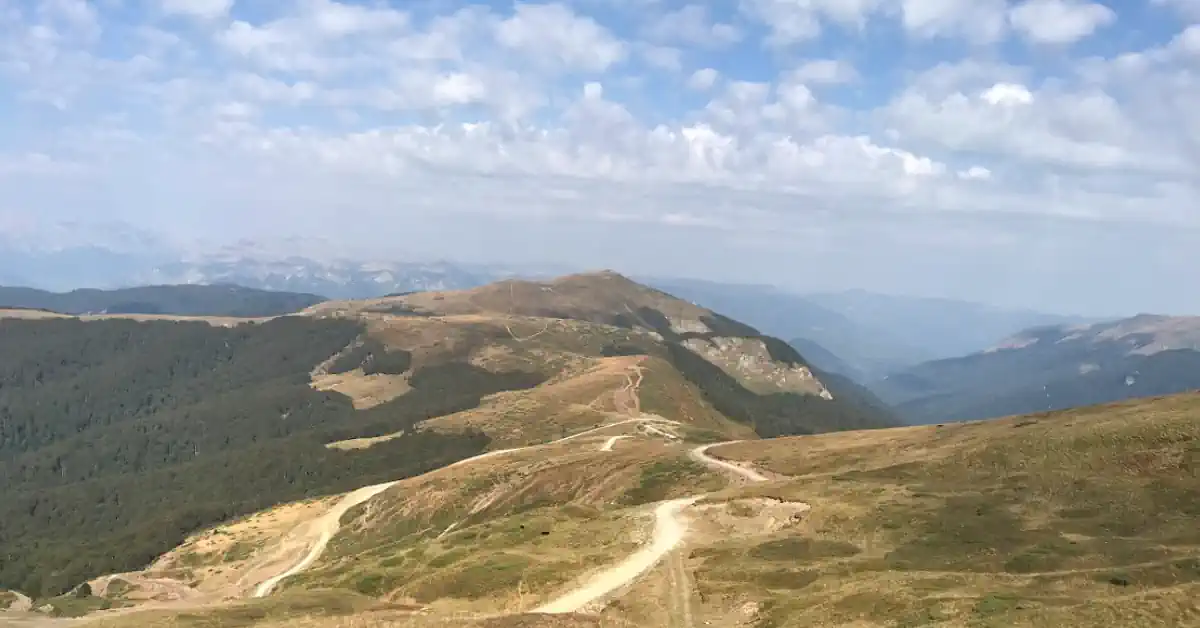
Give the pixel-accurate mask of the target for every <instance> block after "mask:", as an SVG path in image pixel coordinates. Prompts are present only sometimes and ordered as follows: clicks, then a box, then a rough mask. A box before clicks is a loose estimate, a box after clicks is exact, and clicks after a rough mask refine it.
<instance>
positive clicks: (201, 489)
mask: <svg viewBox="0 0 1200 628" xmlns="http://www.w3.org/2000/svg"><path fill="white" fill-rule="evenodd" d="M362 331H363V328H362V326H361V325H360V324H359V323H358V322H355V321H349V320H322V319H310V318H301V317H295V318H292V317H288V318H280V319H275V320H272V321H269V322H266V323H262V324H253V325H240V326H237V327H231V328H225V327H213V326H210V325H207V324H204V323H195V322H169V321H155V322H134V321H129V320H105V321H90V322H82V321H78V320H73V319H57V320H41V321H30V320H0V347H3V351H0V478H3V479H4V481H3V483H2V484H0V589H5V588H13V589H19V590H23V591H26V592H29V593H31V594H35V595H38V594H51V593H57V592H61V591H63V590H65V589H67V588H69V587H70V586H73V585H74V584H76V583H78V582H79V581H81V580H82V579H84V578H86V577H90V576H95V575H98V574H101V573H106V572H113V571H120V570H126V569H131V568H135V567H138V566H140V565H142V564H145V563H146V562H148V561H149V560H151V559H152V558H153V557H154V556H156V555H157V554H159V553H161V552H163V551H165V550H167V549H170V548H171V547H173V546H174V545H175V544H177V543H178V542H179V541H180V540H181V539H182V538H183V537H184V535H185V534H186V533H187V532H188V531H190V530H194V529H196V528H197V527H199V526H203V525H206V524H211V523H215V522H219V521H222V520H225V519H228V518H230V517H233V516H236V515H239V514H243V513H248V512H253V511H255V510H258V509H261V508H263V507H266V506H269V505H271V504H274V503H278V502H282V501H290V500H295V499H300V498H304V497H306V496H312V495H317V494H326V493H333V492H340V491H344V490H347V489H351V488H355V487H358V486H361V485H363V484H366V483H370V482H373V481H382V480H385V479H396V478H400V477H405V476H409V475H414V474H419V473H422V472H425V471H427V470H430V469H432V468H436V467H439V466H443V465H445V464H448V463H450V462H452V461H454V460H458V459H461V458H464V457H467V456H469V455H473V454H475V453H478V452H480V451H482V450H483V449H484V448H485V447H486V445H487V442H488V440H487V437H486V436H484V435H483V434H480V433H461V434H435V433H431V432H430V433H425V432H420V431H413V430H410V431H409V434H408V435H406V436H405V437H403V438H399V439H395V440H393V441H390V442H388V443H386V444H383V445H380V446H378V447H374V448H372V449H371V450H369V451H364V452H354V453H353V454H349V453H346V452H340V451H336V450H330V449H326V448H325V447H324V445H325V443H327V442H329V441H332V440H338V439H343V438H352V437H356V436H360V435H369V434H374V433H379V432H385V431H397V430H402V429H407V428H410V427H411V426H412V425H413V424H415V423H417V422H418V421H421V420H424V419H427V418H430V417H434V416H439V415H442V414H447V413H450V412H456V411H459V410H462V409H465V408H470V407H473V406H475V405H477V404H478V402H479V399H480V398H481V397H482V396H483V395H485V394H489V393H492V392H497V391H501V390H506V389H513V388H525V387H529V386H533V385H536V384H537V383H539V382H540V381H541V378H540V376H537V375H532V374H528V373H490V372H488V371H485V370H483V369H479V368H476V367H474V366H471V365H469V364H466V363H452V364H441V365H435V366H430V367H427V368H423V369H418V370H417V372H415V373H413V374H412V376H411V382H412V387H413V390H412V391H410V392H409V393H408V394H406V395H404V396H403V397H401V398H399V399H397V400H395V401H393V402H391V403H388V404H384V405H381V406H378V407H376V408H373V409H371V410H367V411H356V410H354V408H353V407H352V405H351V403H350V400H349V399H348V398H346V397H343V396H342V395H339V394H335V393H328V392H320V391H317V390H314V389H313V388H312V387H310V385H309V382H310V371H311V370H312V369H313V367H314V366H315V365H317V364H318V363H321V362H322V361H324V360H326V359H328V358H329V357H330V356H332V355H334V354H336V353H338V352H339V351H341V350H342V349H344V348H345V347H346V346H348V345H349V344H350V343H352V342H353V341H354V340H355V339H356V338H357V337H358V336H359V335H360V334H361V333H362ZM396 357H397V356H393V359H391V360H385V361H382V364H383V365H384V368H387V367H388V365H389V364H397V363H399V364H400V365H402V366H404V367H405V368H407V361H405V360H403V359H396ZM114 548H120V549H119V551H114Z"/></svg>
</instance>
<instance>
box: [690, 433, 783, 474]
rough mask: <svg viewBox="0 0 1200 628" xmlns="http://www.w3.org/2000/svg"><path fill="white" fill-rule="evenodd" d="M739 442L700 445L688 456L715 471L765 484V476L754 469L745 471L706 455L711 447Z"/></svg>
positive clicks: (738, 441)
mask: <svg viewBox="0 0 1200 628" xmlns="http://www.w3.org/2000/svg"><path fill="white" fill-rule="evenodd" d="M740 442H742V441H740V440H732V441H729V442H725V443H712V444H710V445H701V446H699V447H697V448H695V449H693V450H692V451H691V452H690V453H689V455H690V456H691V457H692V459H693V460H695V461H697V462H700V463H703V464H706V465H708V466H710V467H713V468H716V469H722V470H725V471H730V472H732V473H735V474H737V475H739V476H741V477H743V478H746V479H747V480H750V481H751V482H766V481H768V478H767V477H766V476H765V475H763V474H761V473H759V472H758V471H755V470H754V469H747V468H746V467H743V466H740V465H736V464H733V463H732V462H726V461H724V460H721V459H719V458H713V457H712V456H710V455H708V450H709V449H711V448H713V447H719V446H721V445H732V444H734V443H740Z"/></svg>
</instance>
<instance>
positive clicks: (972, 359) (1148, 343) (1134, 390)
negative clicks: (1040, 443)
mask: <svg viewBox="0 0 1200 628" xmlns="http://www.w3.org/2000/svg"><path fill="white" fill-rule="evenodd" d="M870 387H871V389H872V390H874V391H875V392H876V394H878V395H879V396H880V397H881V398H882V399H883V400H884V401H885V402H887V403H889V404H892V405H893V406H894V407H895V408H896V409H897V411H898V412H899V413H900V414H901V416H902V417H903V418H905V419H906V420H907V421H910V422H914V423H937V422H942V421H949V420H959V419H983V418H990V417H998V416H1005V415H1010V414H1022V413H1029V412H1040V411H1047V410H1057V409H1063V408H1071V407H1076V406H1083V405H1092V404H1098V403H1104V402H1109V401H1118V400H1122V399H1130V398H1135V397H1147V396H1155V395H1165V394H1171V393H1177V392H1184V391H1188V390H1192V389H1197V388H1200V317H1170V316H1155V315H1148V314H1145V315H1140V316H1135V317H1133V318H1127V319H1123V320H1118V321H1113V322H1106V323H1097V324H1092V325H1054V326H1047V327H1037V328H1033V329H1030V330H1027V331H1024V332H1021V333H1019V334H1017V335H1014V336H1012V337H1010V338H1008V339H1006V340H1004V341H1003V342H1001V343H999V344H998V345H996V346H995V347H993V348H990V349H987V350H985V351H981V352H977V353H973V354H971V355H967V356H964V357H958V358H952V359H946V360H937V361H933V362H927V363H924V364H920V365H917V366H914V367H911V368H908V369H904V370H900V371H898V372H896V373H893V374H891V375H889V376H887V377H885V378H881V379H879V380H876V381H873V382H871V385H870Z"/></svg>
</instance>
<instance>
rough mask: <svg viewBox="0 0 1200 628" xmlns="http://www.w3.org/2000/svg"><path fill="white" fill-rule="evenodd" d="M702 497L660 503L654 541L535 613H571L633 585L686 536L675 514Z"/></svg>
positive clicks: (657, 509) (655, 522)
mask: <svg viewBox="0 0 1200 628" xmlns="http://www.w3.org/2000/svg"><path fill="white" fill-rule="evenodd" d="M701 497H703V495H695V496H692V497H684V498H681V499H672V500H670V501H665V502H660V503H659V504H658V507H657V508H655V509H654V539H653V540H652V541H651V542H650V544H649V545H646V546H645V547H642V548H641V549H639V550H638V551H636V552H634V553H633V554H632V555H631V556H630V557H629V558H626V559H625V560H623V561H621V563H620V564H618V565H617V566H615V567H613V568H611V569H607V570H605V571H602V572H600V573H599V574H597V575H596V576H594V577H593V578H592V579H590V580H589V581H588V582H587V583H586V584H584V585H583V586H581V587H580V588H578V589H576V590H574V591H571V592H570V593H567V594H566V595H564V596H562V597H560V598H558V599H556V600H554V601H552V602H550V603H548V604H544V605H542V606H539V607H538V608H535V609H533V612H535V613H575V612H578V611H579V610H581V609H582V608H583V607H585V606H587V605H588V604H591V603H592V602H595V601H596V600H599V599H600V598H602V597H604V596H606V595H608V594H609V593H612V592H613V591H616V590H617V589H619V588H621V587H623V586H625V585H627V584H629V583H631V582H633V581H634V580H636V579H637V578H638V576H640V575H642V574H643V573H645V572H646V571H648V570H649V569H650V568H651V567H653V566H654V565H656V564H658V561H660V560H662V557H663V556H666V555H667V553H668V552H670V551H671V550H673V549H675V547H676V546H678V545H679V543H680V542H681V541H682V540H683V537H684V535H685V534H686V533H687V525H686V524H685V523H684V522H683V521H682V520H681V519H680V518H679V512H680V511H681V510H683V509H684V508H686V507H688V506H691V505H692V504H694V503H696V501H697V500H699V499H700V498H701Z"/></svg>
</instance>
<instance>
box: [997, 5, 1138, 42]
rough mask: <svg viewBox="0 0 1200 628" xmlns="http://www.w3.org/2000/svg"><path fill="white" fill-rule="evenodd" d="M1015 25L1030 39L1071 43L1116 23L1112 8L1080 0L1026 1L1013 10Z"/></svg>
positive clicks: (1011, 16)
mask: <svg viewBox="0 0 1200 628" xmlns="http://www.w3.org/2000/svg"><path fill="white" fill-rule="evenodd" d="M1010 19H1011V21H1012V25H1013V28H1015V29H1016V30H1017V31H1018V32H1020V33H1021V34H1022V35H1023V36H1025V37H1026V38H1027V39H1029V40H1030V41H1034V42H1038V43H1044V44H1070V43H1074V42H1076V41H1079V40H1080V39H1083V38H1084V37H1088V36H1090V35H1092V34H1093V33H1095V32H1096V31H1097V30H1098V29H1100V28H1101V27H1104V26H1108V25H1109V24H1112V23H1113V22H1115V21H1116V19H1117V14H1116V13H1115V12H1114V11H1113V10H1112V9H1110V8H1108V7H1106V6H1104V5H1102V4H1096V3H1092V2H1082V1H1080V0H1026V1H1025V2H1022V3H1021V4H1019V5H1017V6H1016V7H1014V8H1013V9H1012V11H1011V13H1010Z"/></svg>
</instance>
